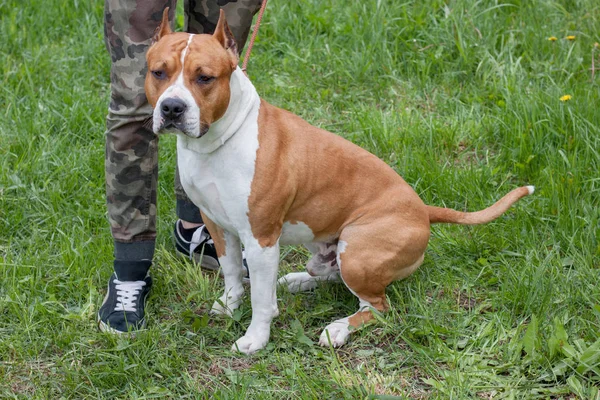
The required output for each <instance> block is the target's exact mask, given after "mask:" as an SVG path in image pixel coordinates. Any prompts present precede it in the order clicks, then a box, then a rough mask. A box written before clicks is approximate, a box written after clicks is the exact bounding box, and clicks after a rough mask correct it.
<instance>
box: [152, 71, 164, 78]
mask: <svg viewBox="0 0 600 400" xmlns="http://www.w3.org/2000/svg"><path fill="white" fill-rule="evenodd" d="M152 75H154V77H155V78H156V79H165V78H166V77H167V74H165V71H161V70H157V71H152Z"/></svg>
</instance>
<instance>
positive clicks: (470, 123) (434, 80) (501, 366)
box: [0, 0, 600, 399]
mask: <svg viewBox="0 0 600 400" xmlns="http://www.w3.org/2000/svg"><path fill="white" fill-rule="evenodd" d="M180 6H181V5H180ZM180 8H181V7H180ZM102 12H103V2H101V1H93V2H88V1H67V0H49V1H41V0H26V1H17V0H0V163H1V166H2V167H1V169H0V232H1V233H0V397H9V398H10V397H14V398H89V397H91V398H154V397H160V398H162V397H166V398H187V397H189V398H213V397H214V398H235V399H237V398H242V399H254V398H281V399H289V398H307V399H313V398H319V399H320V398H348V399H356V398H381V399H384V398H385V399H387V398H393V396H399V397H400V398H405V397H409V398H425V399H448V398H455V399H464V398H485V399H488V398H494V399H495V398H514V399H521V398H528V399H529V398H543V399H547V398H570V399H572V398H582V399H600V394H599V390H598V387H600V287H599V282H600V242H599V239H598V236H599V235H600V172H599V171H600V154H599V152H600V88H599V85H598V83H599V82H600V77H599V75H600V70H598V71H596V73H595V75H596V76H595V77H593V76H592V75H593V71H591V68H592V65H593V64H595V67H596V68H600V57H599V55H600V48H599V45H598V43H597V42H600V36H599V35H600V3H598V2H597V1H596V0H561V1H554V0H490V1H474V0H454V1H443V0H421V1H401V0H388V1H385V0H384V1H382V0H365V1H342V0H337V1H335V0H325V1H318V0H304V1H298V0H291V1H284V0H271V2H270V3H269V8H268V9H267V13H266V16H265V23H264V24H263V26H262V27H261V31H260V34H259V39H258V42H257V43H256V46H255V48H254V52H253V56H252V59H251V61H250V65H249V73H250V76H251V78H252V80H253V81H254V83H255V85H256V86H257V89H258V92H259V93H260V94H261V95H262V97H263V98H265V99H266V100H267V101H269V102H270V103H272V104H275V105H277V106H280V107H283V108H286V109H288V110H290V111H293V112H295V113H296V114H299V115H301V116H302V117H303V118H305V119H306V120H308V121H309V122H311V123H313V124H315V125H317V126H320V127H322V128H325V129H328V130H330V131H333V132H336V133H338V134H340V135H342V136H344V137H346V138H348V139H349V140H352V141H353V142H355V143H357V144H359V145H360V146H362V147H364V148H365V149H367V150H369V151H371V152H373V153H374V154H376V155H378V156H379V157H380V158H381V159H383V160H385V161H386V162H387V163H388V164H389V165H391V166H392V167H393V168H394V169H395V170H396V171H398V173H399V174H401V175H402V176H403V177H404V178H405V179H406V180H407V181H408V182H409V184H411V185H412V186H413V187H414V188H415V190H416V191H417V192H418V193H419V194H420V195H421V197H422V198H423V199H424V200H425V201H426V203H428V204H432V205H437V206H442V205H445V206H448V207H453V208H458V209H468V210H476V209H480V208H483V207H485V206H487V205H489V204H491V203H492V202H493V201H495V200H496V199H498V198H500V197H501V196H502V195H503V194H504V193H506V192H508V191H509V190H511V189H513V188H515V187H517V186H521V185H535V186H536V189H537V190H536V193H535V194H534V195H533V196H530V197H527V198H525V199H523V200H522V201H521V202H519V203H518V204H517V205H516V206H515V207H514V208H513V209H511V210H510V211H509V212H508V213H507V214H506V215H504V216H503V217H501V218H500V219H499V220H497V221H495V222H493V223H490V224H488V225H485V226H477V227H458V226H442V225H436V226H434V227H433V229H432V236H431V242H430V246H429V249H428V251H427V253H426V257H425V262H424V264H423V265H422V266H421V268H420V269H419V270H418V271H417V272H416V273H415V274H414V275H413V276H411V277H410V278H408V279H406V280H405V281H402V282H396V283H394V284H393V285H391V286H390V287H389V288H388V291H387V294H388V296H389V302H390V304H391V311H390V312H389V313H386V314H384V315H382V316H381V317H380V318H379V321H378V322H377V323H376V324H372V325H369V326H367V327H365V328H364V329H362V330H360V331H358V332H356V333H355V334H354V335H353V336H352V337H351V340H350V342H349V343H348V344H347V345H345V346H344V347H343V348H341V349H339V350H332V349H326V348H321V347H319V346H318V345H317V344H316V341H318V337H319V334H320V332H321V330H322V329H323V328H324V327H325V326H326V325H327V324H328V323H329V322H331V321H333V320H334V319H337V318H341V317H343V316H346V315H349V314H350V313H353V312H354V311H355V310H356V307H357V301H356V299H355V297H354V296H353V295H352V294H351V293H350V292H348V291H347V290H346V289H345V288H344V287H343V286H339V285H322V286H321V287H319V288H317V289H316V290H315V291H314V292H312V293H307V294H299V295H292V294H290V293H287V292H286V291H283V290H281V291H279V293H278V296H279V308H280V310H281V315H280V316H279V317H278V318H277V319H276V320H275V321H274V326H273V329H272V334H271V341H270V343H269V345H268V347H267V349H265V350H263V351H261V352H259V353H257V354H255V355H253V356H242V355H240V354H236V353H232V352H230V351H229V348H230V346H231V344H232V343H233V342H234V341H235V339H237V338H238V337H239V336H241V335H242V334H243V332H244V330H245V328H246V327H247V326H248V324H249V322H250V314H251V310H250V302H249V298H247V300H246V302H245V303H244V305H243V306H242V307H241V309H240V310H238V311H237V312H236V313H235V315H234V318H233V319H226V318H224V317H222V318H220V317H208V315H207V310H208V308H209V307H210V305H211V304H212V302H213V301H214V300H215V299H216V298H217V297H218V295H219V294H220V291H221V288H222V281H221V280H220V279H218V277H216V276H214V275H203V274H202V273H201V272H200V271H199V269H198V268H197V267H196V266H194V265H192V264H191V263H187V262H185V261H181V260H180V259H178V258H176V257H175V255H174V250H173V248H172V244H171V236H170V235H171V226H172V223H173V221H174V218H175V211H174V194H173V187H172V182H173V174H174V167H175V138H174V137H163V138H162V139H161V151H160V162H161V165H160V175H161V178H160V185H159V237H158V242H157V243H158V250H157V255H156V258H155V265H154V267H153V268H152V273H153V277H154V279H155V286H154V288H153V292H152V295H151V297H150V301H149V303H148V310H147V313H148V318H149V322H148V330H146V331H144V332H143V333H141V334H139V335H138V336H137V338H136V339H128V338H117V337H113V336H110V335H108V334H101V333H99V332H98V331H97V330H96V323H95V318H96V317H95V315H96V312H97V310H98V307H99V306H100V304H101V302H102V299H103V297H104V294H105V291H106V282H107V280H108V277H109V275H110V273H111V271H112V238H111V236H110V232H109V227H108V221H107V218H106V208H105V200H104V168H103V163H104V138H103V132H104V118H105V115H106V113H107V105H108V82H109V68H110V63H109V57H108V54H107V53H106V50H105V48H104V42H103V27H102ZM181 20H182V18H179V22H180V23H179V25H181ZM570 35H572V36H573V37H572V38H570V39H568V38H567V36H570ZM550 37H556V38H557V39H556V40H555V41H552V40H549V38H550ZM593 57H595V62H594V63H593V62H592V58H593ZM564 95H570V96H572V97H571V99H570V100H568V101H561V97H562V96H564ZM306 260H307V253H306V252H305V251H304V250H303V249H301V248H285V249H283V251H282V262H281V272H280V273H281V274H283V273H286V272H289V271H292V270H300V269H302V268H303V264H304V263H305V262H306Z"/></svg>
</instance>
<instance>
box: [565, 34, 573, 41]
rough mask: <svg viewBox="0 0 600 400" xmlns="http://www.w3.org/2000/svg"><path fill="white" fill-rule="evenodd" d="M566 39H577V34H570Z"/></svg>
mask: <svg viewBox="0 0 600 400" xmlns="http://www.w3.org/2000/svg"><path fill="white" fill-rule="evenodd" d="M565 39H567V40H575V35H569V36H567V37H566V38H565Z"/></svg>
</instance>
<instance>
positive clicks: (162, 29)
mask: <svg viewBox="0 0 600 400" xmlns="http://www.w3.org/2000/svg"><path fill="white" fill-rule="evenodd" d="M169 33H173V31H172V30H171V24H170V23H169V7H167V8H165V10H164V11H163V15H162V21H161V22H160V25H159V26H158V28H156V30H155V31H154V36H153V37H152V44H154V43H156V42H158V41H159V40H160V39H161V38H162V37H163V36H165V35H168V34H169Z"/></svg>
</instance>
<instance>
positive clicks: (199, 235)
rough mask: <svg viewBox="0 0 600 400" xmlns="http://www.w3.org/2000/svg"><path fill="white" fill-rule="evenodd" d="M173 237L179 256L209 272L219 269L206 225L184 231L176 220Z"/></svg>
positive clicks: (215, 252) (213, 243) (213, 245)
mask: <svg viewBox="0 0 600 400" xmlns="http://www.w3.org/2000/svg"><path fill="white" fill-rule="evenodd" d="M173 237H174V238H175V248H176V249H177V251H178V252H179V254H181V255H182V256H184V257H185V258H187V259H188V260H193V261H195V262H197V263H198V264H200V266H201V267H202V268H204V269H208V270H211V271H217V270H218V269H219V259H218V258H217V250H216V249H215V242H214V241H213V240H212V238H211V237H210V233H208V229H206V225H201V226H199V227H198V228H196V229H195V230H193V231H192V229H185V228H184V227H183V224H182V223H181V220H177V222H175V229H174V230H173Z"/></svg>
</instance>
